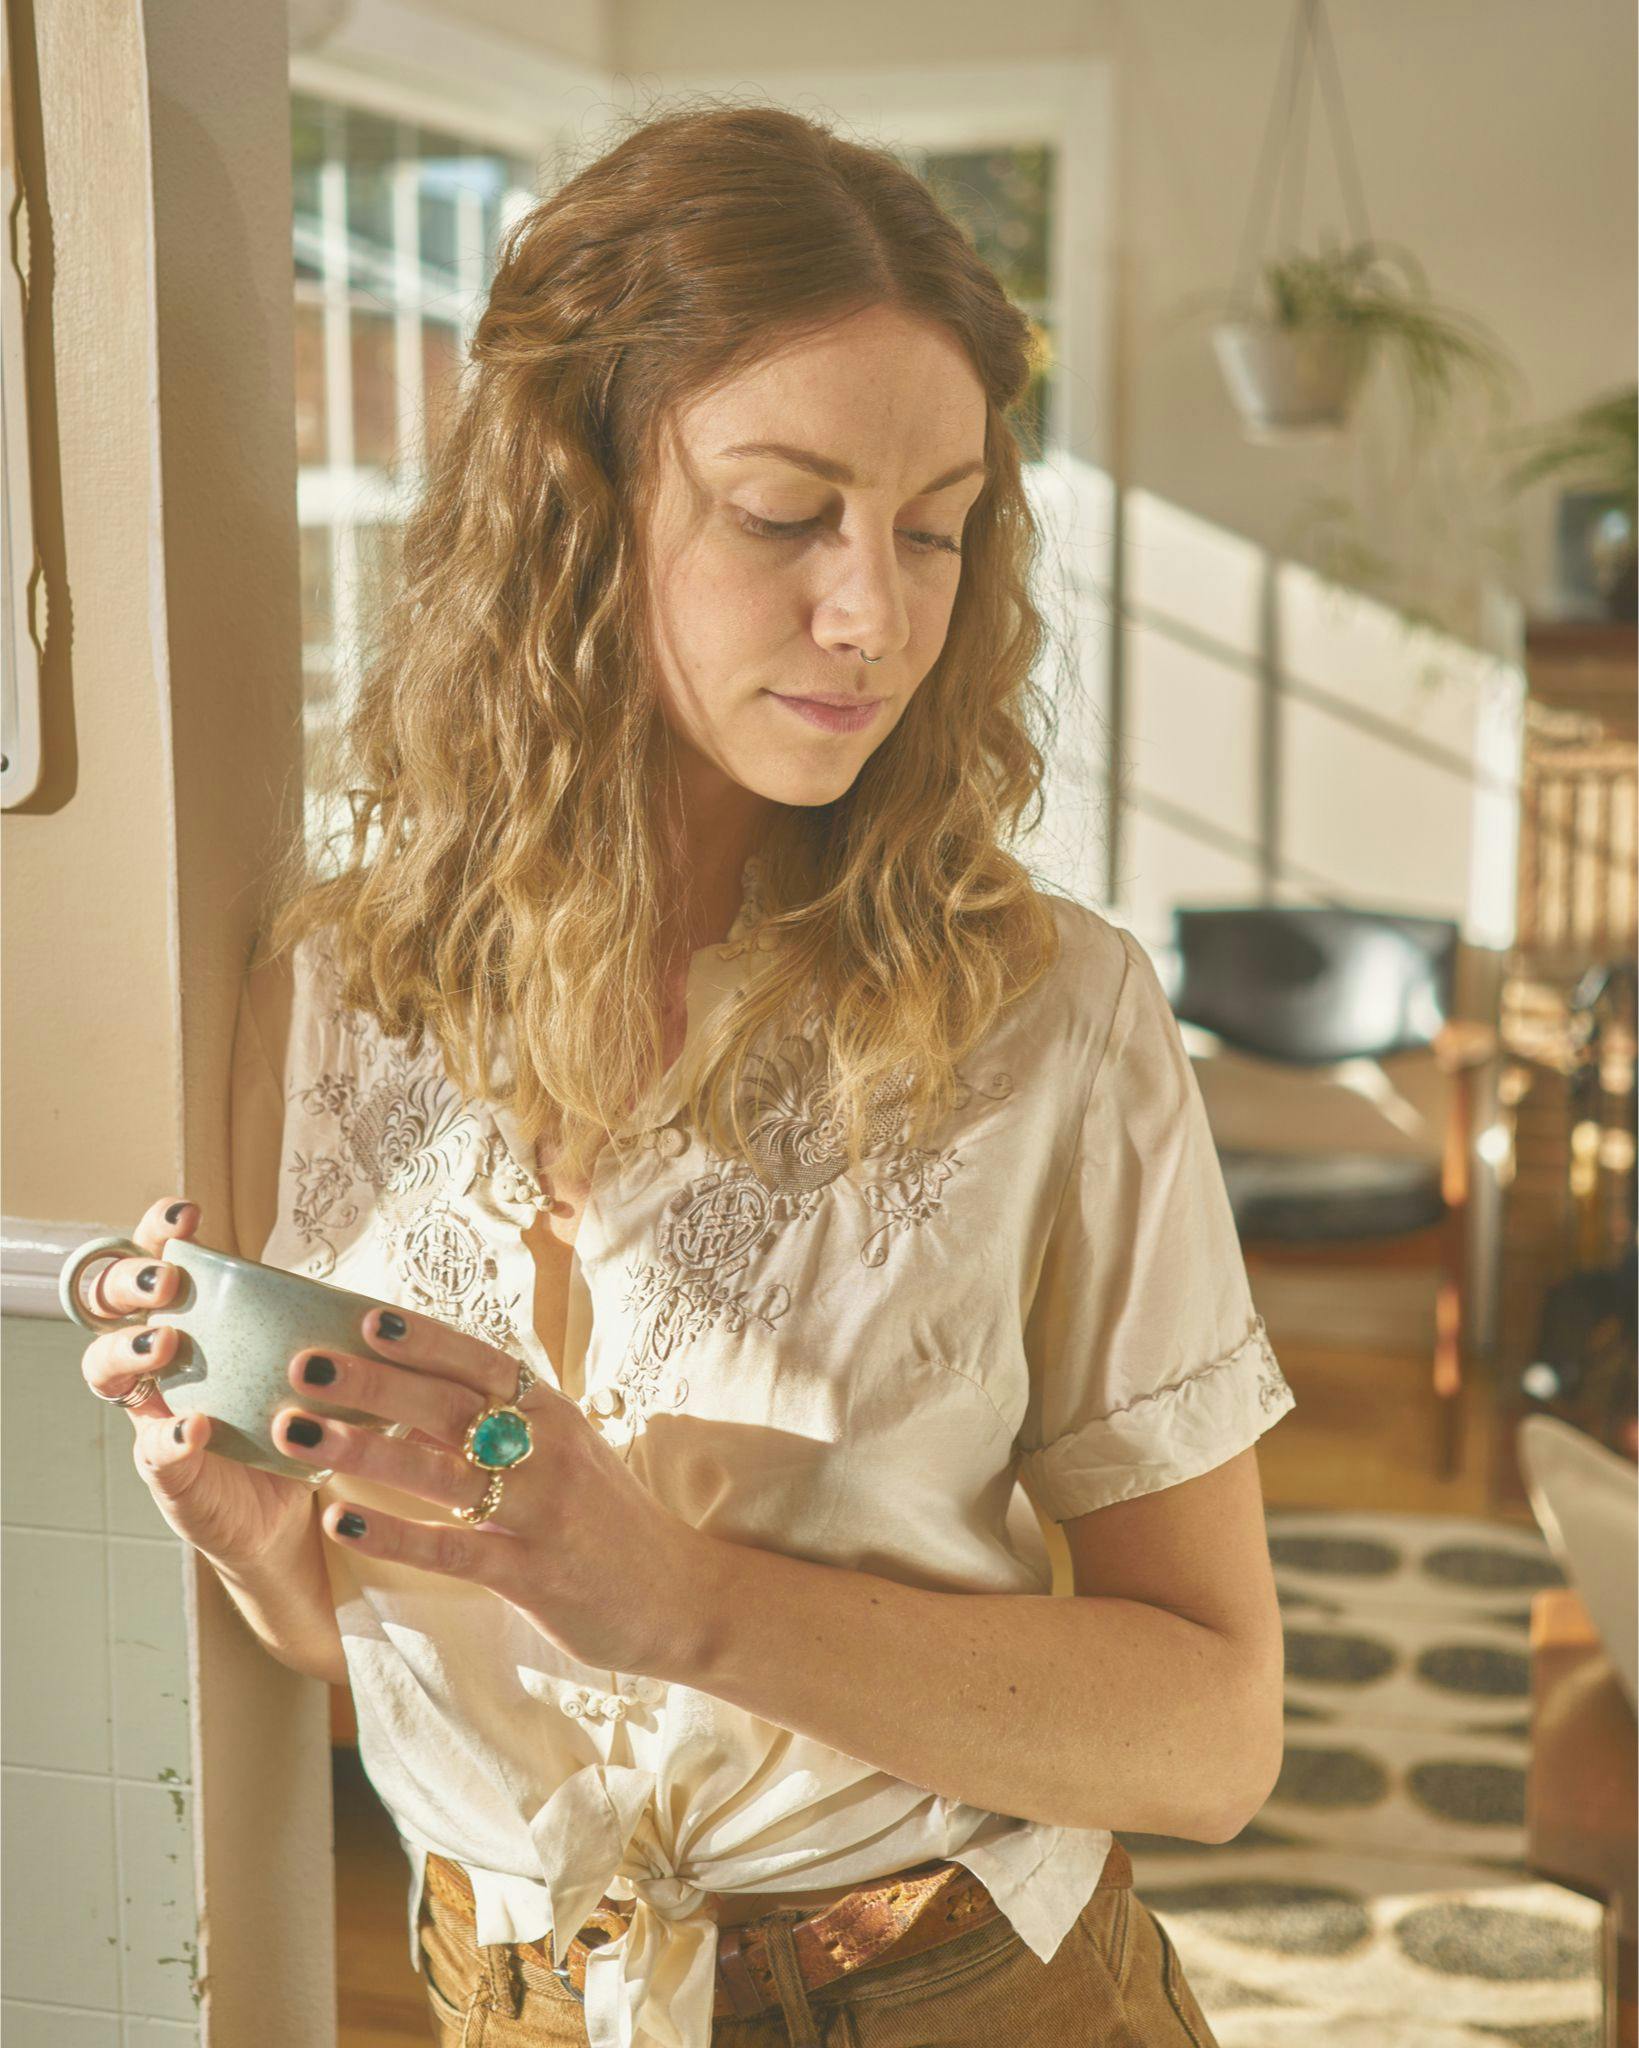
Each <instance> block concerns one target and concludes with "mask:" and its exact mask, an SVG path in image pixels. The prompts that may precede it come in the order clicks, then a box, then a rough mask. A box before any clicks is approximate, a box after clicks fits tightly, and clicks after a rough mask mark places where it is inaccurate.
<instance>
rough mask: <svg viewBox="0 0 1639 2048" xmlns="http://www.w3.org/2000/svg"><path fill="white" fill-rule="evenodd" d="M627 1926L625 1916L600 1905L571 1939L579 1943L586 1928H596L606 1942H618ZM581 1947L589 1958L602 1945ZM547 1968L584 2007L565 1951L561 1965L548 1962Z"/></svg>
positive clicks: (593, 1909)
mask: <svg viewBox="0 0 1639 2048" xmlns="http://www.w3.org/2000/svg"><path fill="white" fill-rule="evenodd" d="M629 1925H630V1922H629V1921H628V1920H627V1919H626V1916H625V1915H624V1914H623V1913H617V1912H616V1911H615V1909H614V1908H613V1907H612V1906H607V1905H604V1904H602V1903H600V1904H598V1905H596V1906H594V1907H593V1908H592V1910H591V1912H590V1913H588V1914H587V1916H586V1918H585V1919H584V1920H583V1921H582V1922H581V1924H580V1926H579V1927H577V1928H576V1930H575V1933H574V1936H573V1939H574V1940H576V1941H580V1940H581V1936H582V1935H583V1934H584V1933H585V1932H586V1930H587V1928H588V1927H596V1928H599V1929H600V1930H601V1931H602V1933H603V1934H604V1936H605V1937H606V1938H607V1939H608V1940H610V1941H618V1940H619V1939H620V1937H621V1936H622V1935H623V1934H624V1933H625V1932H626V1930H627V1927H628V1926H629ZM581 1946H582V1948H584V1949H585V1950H586V1951H587V1954H588V1956H590V1954H591V1952H592V1950H593V1949H595V1948H602V1946H603V1943H602V1942H601V1941H593V1942H584V1941H582V1942H581ZM547 1953H548V1955H550V1954H551V1950H550V1948H549V1949H548V1951H547ZM547 1968H548V1969H549V1970H550V1971H551V1972H552V1974H553V1976H554V1977H556V1978H558V1979H559V1980H560V1981H561V1982H562V1984H563V1985H564V1987H565V1989H566V1990H567V1991H568V1992H569V1994H570V1996H571V1997H572V1998H574V1999H575V2000H576V2001H577V2002H578V2003H579V2004H581V2005H584V2004H585V2003H586V1993H585V1992H584V1991H577V1990H576V1989H575V1981H574V1979H573V1978H572V1977H571V1976H570V1974H569V1961H568V1953H567V1951H566V1952H565V1957H564V1960H563V1961H562V1962H561V1963H554V1962H548V1964H547Z"/></svg>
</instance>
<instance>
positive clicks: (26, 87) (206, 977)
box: [0, 0, 335, 2048]
mask: <svg viewBox="0 0 1639 2048" xmlns="http://www.w3.org/2000/svg"><path fill="white" fill-rule="evenodd" d="M8 17H9V19H8V34H9V44H10V53H11V57H12V61H13V66H14V68H13V73H12V77H13V86H14V93H15V97H16V101H17V132H18V149H19V156H20V160H21V162H22V164H23V167H24V175H25V179H26V183H27V189H28V193H29V200H30V207H31V236H30V245H31V249H32V252H33V258H34V263H33V270H32V275H31V289H30V299H29V319H28V349H29V371H30V382H29V403H30V425H31V449H32V456H33V471H34V481H35V487H36V507H35V526H36V534H37V536H38V539H39V545H40V550H41V555H42V559H43V563H44V567H45V573H46V577H47V582H48V590H49V600H50V606H49V632H48V641H47V655H46V662H45V675H44V691H43V699H44V701H43V724H44V736H43V745H44V755H45V763H46V773H45V780H44V783H43V786H42V788H41V789H40V790H39V792H38V793H37V794H36V795H35V796H34V797H33V798H32V799H31V800H30V801H29V802H28V804H26V805H24V806H19V807H17V808H15V809H13V810H10V811H8V812H7V813H6V814H5V817H4V820H3V822H0V835H3V840H0V851H3V856H4V858H3V876H4V880H3V889H4V899H3V908H4V925H5V973H4V977H3V980H4V988H3V1004H4V1015H3V1021H4V1033H5V1050H6V1060H5V1072H4V1101H3V1118H4V1188H3V1205H4V1211H5V1218H4V1230H5V1241H6V1270H5V1279H4V1290H3V1300H4V1307H5V1310H6V1314H5V1318H4V1332H3V1335H4V1341H5V1367H4V1378H5V1395H6V1422H7V1425H8V1427H7V1429H6V1431H5V1481H6V1497H5V1528H4V1546H5V1570H6V1586H7V1593H8V1596H9V1597H8V1598H7V1600H6V1603H5V1615H4V1627H5V1690H6V1701H5V1705H6V1738H5V1739H6V1749H5V1757H4V1795H5V1796H4V1815H3V1826H4V1838H5V1841H4V1848H5V1858H4V1860H5V1878H6V1911H5V1915H4V1973H5V1997H4V2000H3V2001H0V2004H3V2026H4V2032H5V2038H6V2041H7V2044H8V2048H35V2044H38V2048H46V2044H48V2043H49V2044H50V2048H62V2044H64V2043H66V2042H69V2041H72V2042H73V2043H74V2044H75V2048H171V2044H182V2043H184V2042H192V2041H196V2040H199V2041H203V2042H206V2043H212V2042H214V2043H218V2044H222V2048H239V2044H241V2043H246V2042H250V2041H256V2040H261V2039H266V2038H269V2036H268V2032H267V2028H268V2024H269V2019H268V2016H269V2015H270V2014H273V2013H277V2015H278V2021H277V2026H276V2032H277V2036H278V2039H279V2040H280V2041H281V2042H289V2043H290V2044H292V2048H331V2044H332V2043H333V2042H334V2038H335V2011H334V2002H333V1983H332V1975H331V1966H332V1961H333V1949H334V1893H333V1887H332V1885H331V1882H330V1858H329V1849H330V1818H331V1816H330V1779H329V1770H328V1762H329V1746H328V1712H327V1708H328V1694H327V1689H326V1688H325V1687H324V1686H323V1685H322V1684H320V1683H319V1682H318V1681H316V1680H311V1679H303V1678H300V1677H298V1676H297V1675H296V1674H294V1673H293V1672H289V1671H287V1670H286V1669H285V1668H284V1667H283V1666H281V1665H278V1664H276V1663H274V1662H273V1660H272V1659H270V1658H269V1657H268V1656H267V1654H266V1653H265V1652H264V1651H263V1650H262V1648H261V1646H260V1645H259V1644H257V1643H256V1642H255V1641H254V1640H253V1639H252V1638H251V1636H250V1634H249V1632H248V1630H247V1629H246V1627H245V1625H244V1623H243V1622H242V1621H241V1620H240V1618H239V1616H238V1614H237V1613H236V1612H235V1610H234V1609H233V1608H232V1606H231V1603H230V1602H229V1601H228V1598H227V1595H226V1594H225V1593H224V1592H223V1590H222V1588H221V1586H220V1584H219V1583H218V1581H217V1580H216V1578H215V1575H214V1573H212V1572H211V1571H210V1569H209V1567H208V1566H204V1565H202V1564H201V1562H200V1560H199V1559H198V1557H197V1556H196V1555H195V1553H193V1552H192V1551H191V1550H190V1549H188V1548H187V1547H186V1546H184V1545H181V1544H179V1542H178V1540H177V1538H176V1537H175V1535H174V1534H173V1533H172V1532H171V1530H170V1529H169V1527H168V1525H167V1524H166V1523H165V1522H164V1520H163V1518H162V1517H161V1516H160V1514H159V1512H158V1510H157V1508H156V1507H155V1506H154V1504H153V1501H152V1499H151V1497H150V1495H149V1494H148V1491H147V1488H146V1486H145V1485H144V1484H143V1483H142V1481H141V1478H140V1475H139V1474H138V1472H137V1471H136V1468H135V1466H134V1463H133V1460H132V1442H133V1434H132V1424H131V1419H130V1418H129V1417H128V1416H127V1415H125V1414H124V1413H123V1412H122V1411H121V1410H120V1409H118V1408H117V1407H111V1406H107V1405H104V1404H101V1403H99V1402H97V1401H96V1400H95V1399H94V1398H93V1397H92V1395H91V1394H90V1392H89V1391H88V1390H87V1388H86V1387H85V1385H84V1382H83V1376H82V1373H81V1361H82V1356H83V1350H84V1347H85V1344H86V1342H87V1340H86V1338H85V1336H84V1334H83V1333H82V1332H81V1331H79V1330H78V1329H77V1328H75V1327H73V1326H71V1325H68V1324H66V1323H65V1322H63V1321H62V1320H61V1319H60V1317H59V1316H56V1315H54V1314H53V1313H52V1305H51V1302H50V1277H51V1274H52V1272H53V1270H54V1265H55V1262H56V1261H57V1260H59V1259H60V1255H61V1252H62V1250H64V1249H66V1247H67V1246H68V1245H69V1244H72V1243H73V1242H75V1241H77V1240H78V1239H80V1238H82V1237H84V1236H86V1235H90V1234H92V1233H93V1232H96V1233H99V1234H100V1233H101V1232H102V1231H104V1230H108V1229H126V1230H128V1229H130V1228H131V1227H132V1226H134V1224H135V1223H136V1221H137V1219H138V1217H139V1216H140V1215H141V1213H142V1212H143V1211H144V1210H145V1209H146V1208H147V1207H148V1206H149V1204H150V1203H152V1202H154V1201H155V1200H156V1199H158V1198H160V1197H162V1196H168V1195H171V1194H173V1193H186V1194H188V1195H189V1196H191V1197H192V1198H193V1199H194V1200H196V1201H198V1202H199V1203H200V1204H201V1206H202V1208H203V1210H204V1214H205V1224H204V1226H203V1228H202V1231H201V1235H202V1237H203V1238H204V1240H205V1241H206V1242H208V1243H213V1244H218V1245H222V1246H225V1247H227V1248H228V1249H232V1248H233V1241H232V1222H231V1214H230V1211H229V1207H228V1200H227V1192H228V1132H227V1109H228V1065H229V1050H230V1046H231V1033H232V1024H233V1015H234V1004H235V1000H236V997H237V992H238V985H239V979H240V975H241V972H242V963H243V961H244V959H245V956H246V951H247V948H248V944H249V941H250V937H251V931H252V926H253V923H254V920H255V918H256V915H257V912H258V908H259V904H258V883H259V879H260V877H261V875H262V872H263V869H264V865H265V859H266V855H267V851H268V848H269V846H270V844H271V843H272V840H273V838H274V836H275V834H276V832H277V830H279V829H280V828H286V829H288V827H289V825H290V824H291V823H293V822H294V819H295V817H296V815H297V804H298V801H299V782H298V763H299V747H300V718H301V713H300V703H301V699H300V674H299V647H298V585H297V576H296V535H295V523H294V498H295V447H294V428H293V405H292V391H291V384H292V361H291V351H292V343H291V289H290V261H291V258H290V150H289V130H288V111H287V104H286V94H285V67H286V62H287V55H286V36H285V23H284V19H283V10H282V9H280V8H272V9H270V8H267V7H265V6H263V5H261V4H260V0H166V4H165V5H163V6H152V7H146V8H138V7H113V8H110V7H108V6H106V5H105V4H102V0H52V4H51V5H49V6H43V5H31V4H30V0H23V4H21V5H13V6H11V7H9V8H8Z"/></svg>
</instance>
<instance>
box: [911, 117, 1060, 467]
mask: <svg viewBox="0 0 1639 2048" xmlns="http://www.w3.org/2000/svg"><path fill="white" fill-rule="evenodd" d="M902 154H903V156H904V160H905V162H907V163H908V164H909V165H910V166H911V168H912V169H913V170H914V171H916V172H917V173H918V175H919V176H921V177H923V178H925V179H926V180H927V182H928V184H929V185H930V186H931V187H932V188H933V190H934V192H935V193H936V194H937V196H938V198H939V201H940V203H941V205H943V206H944V208H945V209H946V211H947V212H948V213H950V214H951V215H952V216H953V218H955V219H956V220H958V221H960V222H961V224H962V226H963V228H964V229H965V230H966V232H967V234H968V236H969V238H970V239H971V241H972V243H973V246H974V248H975V249H976V250H977V251H978V253H979V254H980V255H981V256H982V257H983V258H984V260H985V261H986V263H988V264H989V265H990V267H991V269H992V270H994V271H995V273H996V275H997V276H998V277H999V278H1000V279H1001V281H1002V285H1003V287H1004V288H1005V290H1006V292H1007V295H1008V297H1009V298H1010V299H1011V300H1012V301H1013V303H1014V304H1015V305H1016V306H1017V307H1018V308H1019V309H1020V311H1021V312H1023V313H1025V314H1027V315H1028V316H1029V318H1030V321H1031V325H1032V328H1033V329H1034V345H1035V352H1036V358H1037V368H1036V371H1035V374H1034V375H1033V376H1032V377H1031V379H1030V382H1029V385H1028V386H1027V388H1026V390H1025V392H1024V395H1023V396H1022V397H1021V398H1020V400H1019V401H1018V403H1017V405H1016V406H1015V408H1014V411H1013V415H1012V417H1013V423H1014V427H1015V430H1016V431H1017V433H1018V437H1019V441H1020V444H1021V446H1022V448H1023V450H1024V452H1025V454H1026V456H1027V457H1032V456H1039V455H1040V454H1041V453H1042V452H1043V450H1044V449H1045V447H1046V445H1047V440H1048V436H1049V433H1050V413H1051V402H1052V386H1053V363H1054V359H1055V355H1056V350H1055V348H1054V342H1053V333H1054V326H1053V303H1054V296H1055V291H1056V282H1055V280H1054V278H1053V276H1052V246H1053V233H1052V229H1053V207H1054V176H1055V170H1056V159H1055V152H1054V151H1053V150H1052V149H1051V148H1050V147H1049V146H1047V145H1046V144H1042V143H1021V144H1018V145H1016V146H1010V147H1005V148H1001V147H997V148H990V149H972V150H912V151H907V152H902Z"/></svg>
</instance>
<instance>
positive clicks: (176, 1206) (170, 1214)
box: [165, 1202, 188, 1223]
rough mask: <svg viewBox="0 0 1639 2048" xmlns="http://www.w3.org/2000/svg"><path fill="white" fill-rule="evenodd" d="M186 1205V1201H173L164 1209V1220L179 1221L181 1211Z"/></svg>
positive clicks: (180, 1219) (169, 1221)
mask: <svg viewBox="0 0 1639 2048" xmlns="http://www.w3.org/2000/svg"><path fill="white" fill-rule="evenodd" d="M187 1206H188V1205H187V1203H186V1202H173V1203H172V1204H171V1206H170V1207H169V1208H168V1209H167V1210H166V1211H165V1221H166V1222H167V1223H180V1222H181V1221H182V1212H183V1210H184V1209H186V1208H187Z"/></svg>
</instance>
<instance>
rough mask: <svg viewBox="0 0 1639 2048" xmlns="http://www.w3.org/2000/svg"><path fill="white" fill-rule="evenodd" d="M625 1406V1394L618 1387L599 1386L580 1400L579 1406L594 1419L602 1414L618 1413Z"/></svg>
mask: <svg viewBox="0 0 1639 2048" xmlns="http://www.w3.org/2000/svg"><path fill="white" fill-rule="evenodd" d="M625 1406H626V1396H625V1395H624V1394H623V1393H622V1392H621V1391H620V1389H619V1387H599V1388H597V1389H596V1391H595V1392H593V1393H590V1394H588V1395H587V1396H586V1398H585V1399H584V1400H583V1401H582V1402H581V1407H582V1408H583V1409H584V1410H585V1412H586V1413H587V1414H588V1415H590V1416H591V1417H592V1418H593V1419H594V1420H596V1419H598V1418H599V1417H602V1416H611V1417H612V1416H616V1415H619V1414H620V1413H621V1412H622V1411H623V1410H624V1409H625Z"/></svg>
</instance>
